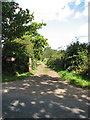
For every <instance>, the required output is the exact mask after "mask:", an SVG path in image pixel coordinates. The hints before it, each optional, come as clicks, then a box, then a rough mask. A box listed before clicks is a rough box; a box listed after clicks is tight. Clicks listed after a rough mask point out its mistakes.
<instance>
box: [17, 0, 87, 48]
mask: <svg viewBox="0 0 90 120" xmlns="http://www.w3.org/2000/svg"><path fill="white" fill-rule="evenodd" d="M16 2H17V3H19V6H20V7H22V8H23V9H26V8H28V9H29V10H30V13H33V12H34V21H36V22H38V23H39V22H42V21H43V22H45V23H46V24H47V25H46V26H43V27H42V29H40V30H39V31H38V32H39V33H40V34H41V35H43V36H44V38H47V39H48V41H47V42H48V43H49V45H50V46H51V48H52V49H58V48H59V47H62V48H63V49H65V48H66V46H67V45H69V44H70V43H71V42H72V41H76V37H77V38H79V41H80V42H81V43H83V42H85V43H87V42H88V2H89V0H16Z"/></svg>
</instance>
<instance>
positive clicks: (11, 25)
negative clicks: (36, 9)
mask: <svg viewBox="0 0 90 120" xmlns="http://www.w3.org/2000/svg"><path fill="white" fill-rule="evenodd" d="M33 19H34V15H33V13H32V14H30V11H29V10H28V9H26V10H23V9H22V8H20V7H19V4H18V3H15V2H3V3H2V39H3V40H4V41H3V42H2V43H3V50H2V51H3V52H2V54H3V55H2V56H3V62H2V63H3V65H2V68H3V72H5V73H7V74H10V73H12V74H15V73H16V72H19V73H22V72H26V71H27V70H28V64H29V63H28V58H29V57H31V58H32V65H31V66H32V69H35V68H36V65H37V64H36V60H35V59H36V58H37V59H38V58H41V56H42V50H43V48H44V47H45V46H46V45H48V43H47V39H44V37H43V36H41V35H40V34H38V29H40V28H42V26H46V23H37V22H32V20H33ZM10 57H14V58H16V59H15V61H14V62H11V61H7V58H10ZM6 66H7V67H6Z"/></svg>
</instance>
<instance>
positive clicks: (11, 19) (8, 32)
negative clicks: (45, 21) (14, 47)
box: [2, 2, 34, 40]
mask: <svg viewBox="0 0 90 120" xmlns="http://www.w3.org/2000/svg"><path fill="white" fill-rule="evenodd" d="M33 19H34V16H33V13H32V14H30V13H29V10H28V9H26V10H22V8H20V7H19V4H18V3H15V2H3V3H2V37H3V38H2V39H3V40H6V39H8V40H13V39H15V38H17V37H21V36H22V35H23V34H25V32H26V31H28V30H29V29H30V28H29V26H28V25H26V24H28V23H29V22H31V21H32V20H33Z"/></svg>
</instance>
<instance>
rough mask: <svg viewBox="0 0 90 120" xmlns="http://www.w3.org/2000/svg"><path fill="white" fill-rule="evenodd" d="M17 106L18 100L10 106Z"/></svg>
mask: <svg viewBox="0 0 90 120" xmlns="http://www.w3.org/2000/svg"><path fill="white" fill-rule="evenodd" d="M18 104H19V100H16V101H14V102H13V103H11V105H14V106H17V105H18Z"/></svg>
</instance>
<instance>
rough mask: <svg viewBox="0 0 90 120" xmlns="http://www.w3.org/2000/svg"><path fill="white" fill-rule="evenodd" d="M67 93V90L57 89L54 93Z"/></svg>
mask: <svg viewBox="0 0 90 120" xmlns="http://www.w3.org/2000/svg"><path fill="white" fill-rule="evenodd" d="M65 92H66V89H56V90H55V91H54V93H55V94H60V93H65Z"/></svg>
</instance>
